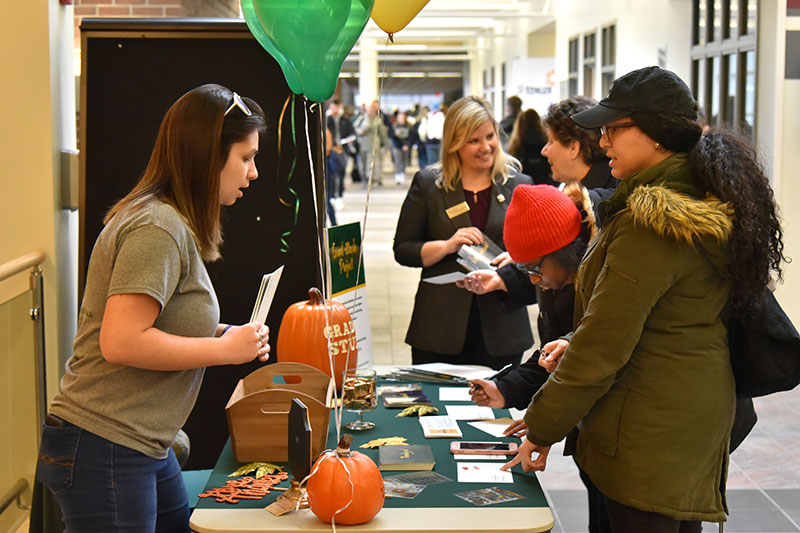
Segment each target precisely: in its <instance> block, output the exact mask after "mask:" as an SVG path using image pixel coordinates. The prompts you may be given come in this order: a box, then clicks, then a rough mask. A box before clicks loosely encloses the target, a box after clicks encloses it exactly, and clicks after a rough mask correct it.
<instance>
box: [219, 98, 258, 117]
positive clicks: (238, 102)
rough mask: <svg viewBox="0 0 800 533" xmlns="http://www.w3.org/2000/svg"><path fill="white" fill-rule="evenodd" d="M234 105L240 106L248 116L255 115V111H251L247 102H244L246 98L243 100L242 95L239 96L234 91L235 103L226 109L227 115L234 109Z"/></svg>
mask: <svg viewBox="0 0 800 533" xmlns="http://www.w3.org/2000/svg"><path fill="white" fill-rule="evenodd" d="M234 107H238V108H239V110H240V111H241V112H242V113H244V114H245V115H247V116H248V117H249V116H252V115H253V112H252V111H250V108H249V107H247V104H245V103H244V100H242V97H241V96H239V95H238V94H236V93H233V103H232V104H231V105H230V107H228V109H226V110H225V116H226V117H227V116H228V113H230V112H231V111H233V108H234Z"/></svg>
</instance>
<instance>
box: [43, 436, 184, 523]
mask: <svg viewBox="0 0 800 533" xmlns="http://www.w3.org/2000/svg"><path fill="white" fill-rule="evenodd" d="M36 478H37V479H38V480H39V481H40V482H41V483H42V484H43V485H44V486H45V487H47V488H48V489H50V491H52V493H53V495H54V496H55V499H56V501H58V504H59V505H60V506H61V512H62V514H63V517H64V523H65V524H66V530H65V531H66V532H67V533H72V532H79V531H115V532H118V531H119V532H122V531H131V532H133V531H136V532H148V531H159V532H161V531H163V532H173V531H180V532H189V531H190V529H189V504H188V502H187V499H186V489H185V487H184V485H183V477H182V476H181V470H180V467H179V466H178V461H177V460H176V459H175V454H174V453H173V451H172V449H170V450H169V456H168V457H167V458H166V459H153V458H152V457H148V456H146V455H144V454H143V453H140V452H137V451H135V450H132V449H130V448H126V447H125V446H120V445H119V444H115V443H113V442H111V441H108V440H106V439H103V438H101V437H98V436H97V435H94V434H93V433H89V432H88V431H86V430H84V429H81V428H79V427H77V426H74V425H72V424H70V423H68V422H66V423H65V424H64V426H63V427H54V426H51V425H48V424H45V425H44V428H43V432H42V444H41V447H40V449H39V460H38V462H37V464H36Z"/></svg>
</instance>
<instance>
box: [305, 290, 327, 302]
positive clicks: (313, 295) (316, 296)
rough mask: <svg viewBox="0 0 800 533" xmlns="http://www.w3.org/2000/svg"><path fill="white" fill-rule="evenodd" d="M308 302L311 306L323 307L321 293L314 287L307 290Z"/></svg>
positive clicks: (323, 300)
mask: <svg viewBox="0 0 800 533" xmlns="http://www.w3.org/2000/svg"><path fill="white" fill-rule="evenodd" d="M308 302H309V303H310V304H311V305H325V299H324V298H323V297H322V293H321V292H320V291H319V289H318V288H316V287H311V288H310V289H308Z"/></svg>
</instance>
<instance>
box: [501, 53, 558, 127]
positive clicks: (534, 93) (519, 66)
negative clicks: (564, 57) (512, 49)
mask: <svg viewBox="0 0 800 533" xmlns="http://www.w3.org/2000/svg"><path fill="white" fill-rule="evenodd" d="M555 74H556V58H554V57H526V58H522V59H515V60H514V61H513V62H512V63H511V77H510V83H509V85H508V91H507V96H512V95H517V96H519V97H520V98H521V99H522V109H529V108H533V109H535V110H536V111H537V112H538V113H539V115H544V114H545V113H546V112H547V108H548V107H550V104H554V103H556V102H558V101H559V100H560V98H559V95H558V90H557V88H556V81H555Z"/></svg>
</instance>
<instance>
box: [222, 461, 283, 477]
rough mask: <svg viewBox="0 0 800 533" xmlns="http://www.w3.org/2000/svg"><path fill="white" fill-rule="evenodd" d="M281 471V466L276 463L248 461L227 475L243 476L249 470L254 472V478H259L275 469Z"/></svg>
mask: <svg viewBox="0 0 800 533" xmlns="http://www.w3.org/2000/svg"><path fill="white" fill-rule="evenodd" d="M276 470H277V471H278V472H283V468H281V467H280V466H278V465H274V464H272V463H261V462H256V463H248V464H246V465H244V466H242V467H240V468H239V469H238V470H237V471H236V472H234V473H233V474H228V477H235V476H244V475H246V474H249V473H250V472H255V473H256V479H261V478H262V477H264V476H265V475H267V474H272V473H274V472H275V471H276Z"/></svg>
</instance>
